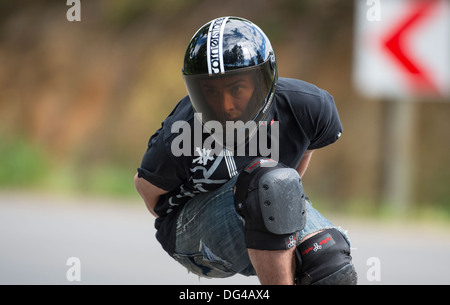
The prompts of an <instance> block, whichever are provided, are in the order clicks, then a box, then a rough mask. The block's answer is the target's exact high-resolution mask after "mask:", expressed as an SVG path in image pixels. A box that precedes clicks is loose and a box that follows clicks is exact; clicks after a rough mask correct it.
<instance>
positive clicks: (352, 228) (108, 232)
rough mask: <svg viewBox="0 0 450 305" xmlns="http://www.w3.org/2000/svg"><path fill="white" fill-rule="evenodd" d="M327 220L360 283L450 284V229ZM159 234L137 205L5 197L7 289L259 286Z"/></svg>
mask: <svg viewBox="0 0 450 305" xmlns="http://www.w3.org/2000/svg"><path fill="white" fill-rule="evenodd" d="M326 216H327V217H328V218H330V219H331V220H332V221H333V222H335V223H336V224H340V225H342V226H343V227H345V228H346V229H348V233H349V235H350V237H351V239H352V248H353V250H352V251H353V260H354V264H355V266H356V269H357V271H358V274H359V284H375V285H377V284H386V285H391V284H450V261H449V260H450V226H442V225H441V226H431V225H429V224H399V223H377V222H373V221H367V220H358V219H351V218H343V217H336V219H335V218H333V216H332V215H331V216H330V215H326ZM154 234H155V229H154V228H153V217H152V216H151V215H150V214H149V213H148V212H147V210H146V208H145V207H144V204H143V203H141V202H140V201H139V200H138V199H136V200H132V202H123V201H120V200H105V199H96V198H76V199H74V198H70V197H63V196H53V195H42V194H19V193H11V192H10V193H5V192H0V249H1V250H0V284H3V285H5V284H69V285H73V284H77V285H78V284H158V285H161V284H162V285H165V284H167V285H170V284H177V285H181V284H191V285H196V284H211V285H212V284H221V285H229V284H234V285H239V284H259V282H258V280H257V278H256V277H244V276H234V277H231V278H227V279H203V278H202V279H199V278H198V277H197V276H196V275H193V274H189V273H188V272H187V270H186V269H185V268H184V267H182V266H180V265H178V264H177V263H176V262H175V261H174V260H173V259H172V258H170V257H169V256H168V255H166V254H165V252H164V251H163V250H162V248H161V247H160V246H159V244H158V243H157V241H156V240H155V238H154Z"/></svg>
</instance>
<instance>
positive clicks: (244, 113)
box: [183, 61, 273, 126]
mask: <svg viewBox="0 0 450 305" xmlns="http://www.w3.org/2000/svg"><path fill="white" fill-rule="evenodd" d="M272 74H273V69H271V67H270V62H269V61H266V62H265V63H262V64H260V65H258V66H254V67H251V68H247V69H239V70H236V71H232V72H227V73H225V74H220V75H219V76H210V75H208V74H204V75H183V77H184V81H185V84H186V88H187V91H188V93H189V97H190V100H191V103H192V106H193V108H194V110H195V112H196V113H198V114H201V118H202V123H203V124H206V123H207V122H210V121H217V122H219V123H220V124H222V126H225V125H226V122H230V121H231V122H237V121H241V122H243V123H244V124H245V123H247V122H249V121H255V120H257V119H258V116H259V114H260V113H261V111H262V110H263V108H264V106H265V104H266V101H267V100H268V95H269V92H270V91H271V90H270V89H271V86H272V79H273V75H272Z"/></svg>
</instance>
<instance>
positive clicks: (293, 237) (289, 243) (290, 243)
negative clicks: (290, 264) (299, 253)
mask: <svg viewBox="0 0 450 305" xmlns="http://www.w3.org/2000/svg"><path fill="white" fill-rule="evenodd" d="M296 236H297V234H293V235H291V236H289V241H287V242H286V249H290V248H292V247H294V246H295V245H296V244H297V237H296Z"/></svg>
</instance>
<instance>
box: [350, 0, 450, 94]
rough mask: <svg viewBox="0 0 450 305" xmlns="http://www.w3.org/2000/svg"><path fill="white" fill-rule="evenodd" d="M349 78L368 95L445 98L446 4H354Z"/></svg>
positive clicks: (448, 67) (449, 66)
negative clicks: (353, 34) (352, 44)
mask: <svg viewBox="0 0 450 305" xmlns="http://www.w3.org/2000/svg"><path fill="white" fill-rule="evenodd" d="M355 5H356V6H355V40H354V41H355V48H354V71H353V79H354V83H355V85H356V87H357V88H358V89H359V91H360V92H361V93H363V94H365V95H368V96H372V97H388V98H415V97H432V98H448V97H450V1H449V0H378V1H377V0H367V1H366V0H355Z"/></svg>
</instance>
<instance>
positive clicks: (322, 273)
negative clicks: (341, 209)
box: [295, 229, 357, 285]
mask: <svg viewBox="0 0 450 305" xmlns="http://www.w3.org/2000/svg"><path fill="white" fill-rule="evenodd" d="M295 251H296V262H297V271H296V282H297V283H298V284H300V285H356V282H357V274H356V271H355V268H354V266H353V264H352V257H351V256H350V246H349V244H348V243H347V241H346V240H345V239H344V237H343V236H342V234H341V233H340V232H339V231H338V230H336V229H327V230H325V231H323V232H320V233H318V234H316V235H314V236H313V237H311V238H309V239H308V240H306V241H304V242H303V243H301V244H300V245H299V246H298V247H297V249H296V250H295Z"/></svg>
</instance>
